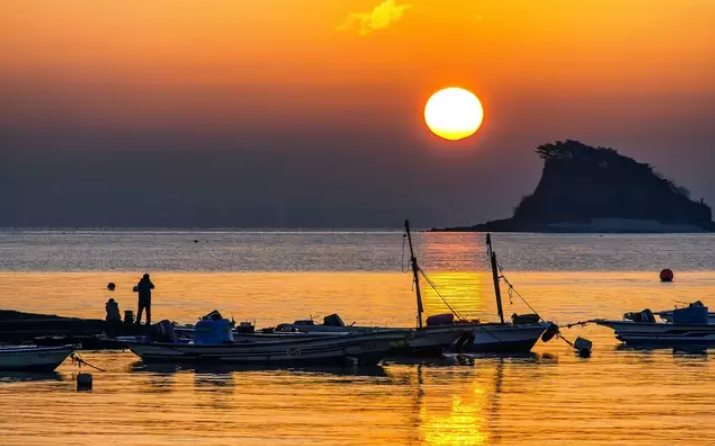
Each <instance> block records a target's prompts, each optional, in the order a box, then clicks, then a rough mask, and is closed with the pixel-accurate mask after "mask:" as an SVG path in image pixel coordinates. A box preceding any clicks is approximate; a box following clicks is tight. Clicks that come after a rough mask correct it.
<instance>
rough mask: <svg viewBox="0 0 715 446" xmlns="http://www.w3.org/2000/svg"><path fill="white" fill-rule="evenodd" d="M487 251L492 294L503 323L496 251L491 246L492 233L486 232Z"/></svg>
mask: <svg viewBox="0 0 715 446" xmlns="http://www.w3.org/2000/svg"><path fill="white" fill-rule="evenodd" d="M487 253H488V254H489V261H490V262H491V264H492V277H493V278H494V296H495V297H496V300H497V312H498V313H499V319H500V320H501V323H502V324H503V323H504V309H502V306H501V287H500V286H499V271H498V270H497V268H498V267H497V253H495V252H494V249H493V248H492V235H491V234H487Z"/></svg>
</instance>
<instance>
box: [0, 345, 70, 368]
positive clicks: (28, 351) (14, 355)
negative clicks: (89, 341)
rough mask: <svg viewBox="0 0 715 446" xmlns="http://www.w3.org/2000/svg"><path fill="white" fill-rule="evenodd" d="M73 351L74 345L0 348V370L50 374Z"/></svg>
mask: <svg viewBox="0 0 715 446" xmlns="http://www.w3.org/2000/svg"><path fill="white" fill-rule="evenodd" d="M75 350H76V347H75V346H74V345H63V346H57V347H38V346H9V347H0V370H23V371H25V370H26V371H43V372H50V371H52V370H54V369H56V368H57V367H58V366H59V365H60V364H62V362H63V361H64V360H65V359H67V357H68V356H69V355H71V354H72V352H74V351H75Z"/></svg>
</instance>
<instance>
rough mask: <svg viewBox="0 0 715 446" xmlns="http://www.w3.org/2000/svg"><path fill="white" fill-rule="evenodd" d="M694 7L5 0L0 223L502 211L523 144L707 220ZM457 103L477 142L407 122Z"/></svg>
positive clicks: (652, 1)
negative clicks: (477, 103)
mask: <svg viewBox="0 0 715 446" xmlns="http://www.w3.org/2000/svg"><path fill="white" fill-rule="evenodd" d="M714 19H715V2H713V1H712V0H679V1H672V0H600V1H591V0H587V1H573V0H541V1H533V0H508V1H505V0H407V1H397V0H386V1H383V2H381V1H380V0H341V1H335V0H302V1H295V0H260V1H258V0H202V1H196V0H151V1H146V0H3V1H2V2H0V226H32V227H37V226H58V227H59V226H62V227H68V226H70V227H71V226H78V227H96V226H132V227H137V226H163V227H170V226H174V227H187V226H204V227H234V226H236V227H260V226H284V227H285V226H293V227H385V228H393V227H394V228H396V229H399V227H400V224H401V222H402V220H403V219H404V218H411V219H412V220H413V221H414V222H415V223H416V224H417V225H419V226H424V227H430V226H441V225H450V226H451V225H461V224H473V223H478V222H482V221H485V220H489V219H493V218H503V217H507V216H509V215H510V214H511V212H512V209H513V208H514V206H515V205H516V204H517V203H518V201H519V200H520V198H521V197H522V196H524V195H527V194H528V193H530V192H531V191H532V190H533V189H534V187H535V185H536V184H537V182H538V180H539V177H540V174H541V162H540V160H539V159H538V157H537V156H536V154H535V153H534V150H535V149H536V147H537V146H538V145H539V144H542V143H545V142H549V141H555V140H565V139H576V140H580V141H582V142H584V143H586V144H590V145H599V146H609V147H613V148H615V149H617V150H619V151H620V152H621V153H623V154H625V155H628V156H632V157H635V158H636V159H638V160H639V161H643V162H648V163H650V164H652V165H654V166H655V168H656V169H657V170H659V171H660V172H662V173H663V174H665V175H666V176H667V177H669V178H672V179H674V180H675V181H676V182H678V183H680V184H682V185H683V186H685V187H687V188H689V189H690V190H691V191H692V193H693V197H694V198H696V199H699V198H700V197H703V198H705V200H706V201H707V202H709V203H710V204H715V175H712V168H711V166H712V165H714V164H715V150H713V142H715V126H713V125H712V122H713V121H715V82H713V81H712V79H715V30H714V28H713V27H712V26H711V25H712V22H713V20H714ZM450 86H457V87H462V88H466V89H469V90H470V91H472V92H474V93H475V94H476V95H477V96H478V97H479V98H480V99H481V101H482V103H483V105H484V114H485V117H484V122H483V124H482V127H481V129H480V130H479V132H477V133H476V134H475V135H474V136H472V137H470V138H467V139H465V140H462V141H457V142H454V141H445V140H441V139H440V138H438V137H437V136H435V135H433V134H431V133H430V132H429V130H428V129H427V128H426V126H425V124H424V121H423V116H422V113H423V108H424V104H425V102H426V101H427V99H428V98H429V96H430V95H431V94H432V93H434V92H436V91H438V90H439V89H441V88H445V87H450Z"/></svg>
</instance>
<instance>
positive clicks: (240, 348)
mask: <svg viewBox="0 0 715 446" xmlns="http://www.w3.org/2000/svg"><path fill="white" fill-rule="evenodd" d="M169 326H170V325H169ZM169 330H170V329H169ZM409 335H410V333H409V332H405V331H401V330H385V331H376V332H371V333H349V334H338V335H333V336H320V337H312V336H296V337H292V338H285V337H284V338H278V339H269V340H260V341H256V340H245V339H244V340H242V339H241V338H238V339H234V338H233V332H232V330H231V326H230V322H229V321H228V320H226V319H220V320H203V321H199V323H198V324H197V326H196V336H195V339H194V340H191V341H179V340H170V341H168V342H161V341H159V342H156V341H153V342H127V345H128V347H129V349H130V350H131V351H132V352H133V353H134V354H136V355H137V356H139V357H140V358H141V359H142V360H143V361H145V362H189V363H202V364H206V363H219V364H236V365H250V364H292V363H301V364H310V365H323V364H357V365H375V364H377V363H378V362H379V361H380V360H381V359H383V358H384V357H385V356H386V354H387V352H388V351H389V350H390V349H391V348H393V347H395V346H397V345H401V344H402V343H405V342H407V340H408V337H409ZM170 337H171V336H170Z"/></svg>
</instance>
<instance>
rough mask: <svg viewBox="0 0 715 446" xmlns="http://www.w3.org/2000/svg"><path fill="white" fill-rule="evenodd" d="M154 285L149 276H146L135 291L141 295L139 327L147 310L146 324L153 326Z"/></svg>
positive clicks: (138, 316) (138, 315)
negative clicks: (152, 295)
mask: <svg viewBox="0 0 715 446" xmlns="http://www.w3.org/2000/svg"><path fill="white" fill-rule="evenodd" d="M153 289H154V284H153V283H151V280H149V274H144V277H142V278H141V280H140V281H139V283H138V284H137V286H135V287H134V291H135V292H137V293H139V311H138V312H137V325H139V324H141V320H142V312H143V311H144V310H145V309H146V324H147V325H150V324H151V290H153Z"/></svg>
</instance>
